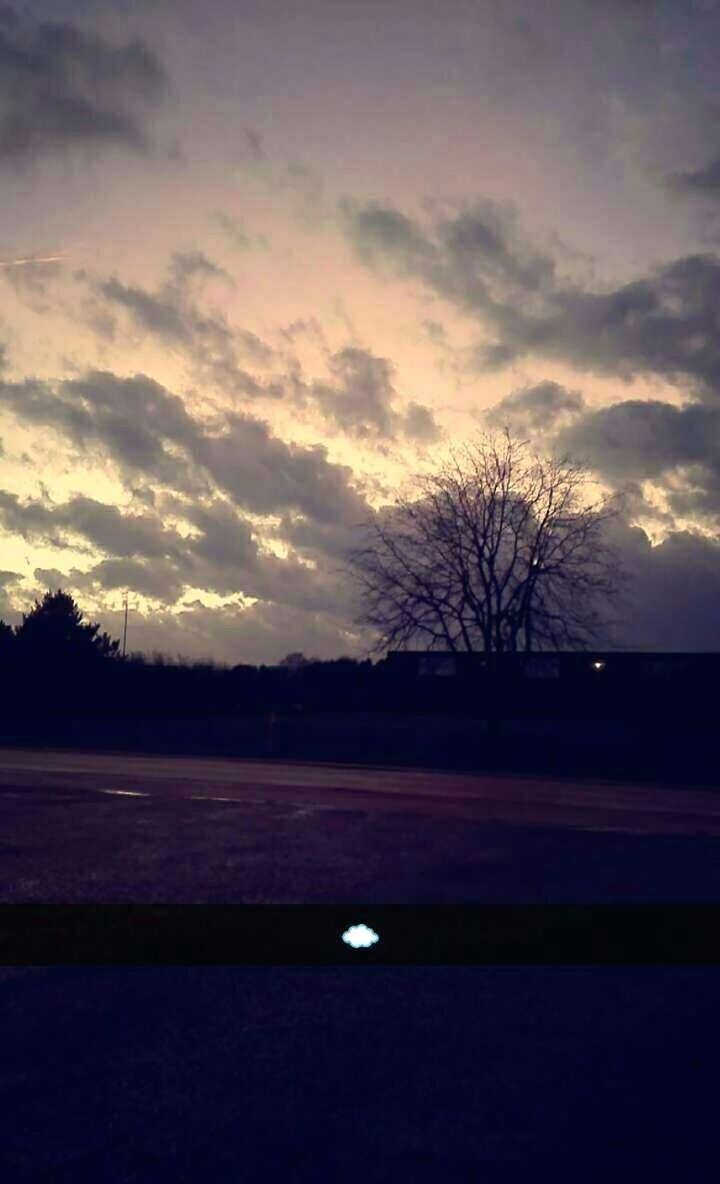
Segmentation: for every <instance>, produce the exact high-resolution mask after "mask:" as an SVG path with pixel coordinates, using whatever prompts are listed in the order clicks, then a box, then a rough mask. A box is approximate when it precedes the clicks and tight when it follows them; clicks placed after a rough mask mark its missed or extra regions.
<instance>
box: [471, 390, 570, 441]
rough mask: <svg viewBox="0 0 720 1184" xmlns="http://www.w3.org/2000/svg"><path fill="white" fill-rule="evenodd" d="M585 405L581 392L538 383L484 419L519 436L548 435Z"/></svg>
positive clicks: (497, 406) (498, 405)
mask: <svg viewBox="0 0 720 1184" xmlns="http://www.w3.org/2000/svg"><path fill="white" fill-rule="evenodd" d="M584 405H585V400H584V399H583V396H582V394H581V393H580V391H571V390H568V389H567V387H564V386H561V385H560V383H559V382H538V383H536V384H535V385H534V386H527V387H523V388H522V389H520V390H516V391H512V392H511V393H510V394H509V395H506V396H505V398H504V399H501V400H500V402H499V403H495V404H494V406H492V407H491V408H490V410H489V411H488V412H487V413H486V415H485V419H486V421H487V422H488V423H489V424H491V425H492V426H494V427H505V426H506V425H507V426H508V427H510V428H513V429H515V430H516V431H518V432H520V433H524V432H547V431H551V430H553V429H556V428H557V427H558V424H559V422H560V421H561V420H563V419H565V418H567V417H568V416H570V415H577V414H579V412H581V411H582V410H583V407H584Z"/></svg>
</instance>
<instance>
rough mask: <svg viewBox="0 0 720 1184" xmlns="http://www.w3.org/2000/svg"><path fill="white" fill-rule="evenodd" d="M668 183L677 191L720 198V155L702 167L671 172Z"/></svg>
mask: <svg viewBox="0 0 720 1184" xmlns="http://www.w3.org/2000/svg"><path fill="white" fill-rule="evenodd" d="M667 184H668V186H669V187H670V188H671V189H672V190H673V191H674V192H676V193H688V194H691V193H692V194H697V195H699V196H702V197H711V198H713V199H715V200H720V157H717V159H715V160H712V161H711V162H710V164H708V165H705V167H704V168H701V169H694V170H690V171H689V172H680V173H671V174H670V175H669V176H668V177H667Z"/></svg>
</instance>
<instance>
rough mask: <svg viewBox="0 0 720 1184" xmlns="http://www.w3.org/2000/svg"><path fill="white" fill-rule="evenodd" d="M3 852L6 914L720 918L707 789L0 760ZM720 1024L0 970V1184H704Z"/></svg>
mask: <svg viewBox="0 0 720 1184" xmlns="http://www.w3.org/2000/svg"><path fill="white" fill-rule="evenodd" d="M136 795H137V796H136ZM0 843H2V847H0V885H1V886H2V887H1V898H2V900H4V901H53V900H54V901H63V902H70V901H78V902H79V901H137V902H141V901H237V902H245V903H250V902H253V903H255V902H260V903H267V902H302V903H311V902H320V901H323V902H330V901H333V902H337V901H343V900H345V901H352V902H366V901H367V902H370V901H373V902H382V903H386V902H391V903H401V902H407V903H438V902H446V903H447V902H460V901H472V902H502V901H504V902H508V901H531V902H537V901H544V900H546V901H563V902H566V901H572V902H574V903H577V902H584V901H588V902H590V901H598V900H602V901H606V900H636V901H647V900H653V901H657V900H669V901H678V900H684V901H692V900H700V901H703V900H715V901H717V900H719V899H720V860H719V859H718V852H719V850H720V797H718V795H717V794H716V793H713V792H707V791H705V792H703V791H701V790H697V789H693V790H689V789H682V788H677V789H666V790H660V789H653V788H651V787H649V786H642V787H638V786H633V785H618V784H604V783H602V782H594V783H587V782H579V781H572V780H566V781H559V780H553V779H550V778H530V777H525V778H521V777H502V776H498V775H493V776H490V777H487V776H485V777H477V776H467V775H461V774H458V773H453V774H447V773H445V774H428V773H423V772H420V771H418V770H415V771H407V770H400V771H398V770H392V769H386V770H380V769H376V770H371V769H367V768H347V767H339V766H338V767H333V766H330V765H321V766H318V765H312V764H300V763H298V764H291V763H279V762H260V761H258V762H253V761H223V760H198V759H192V758H182V757H179V758H178V757H175V758H170V757H154V758H153V757H138V756H134V757H133V756H130V755H125V754H115V755H111V754H98V753H94V754H83V753H72V752H47V751H45V752H32V751H8V750H5V751H4V752H3V753H2V754H1V755H0ZM719 997H720V970H719V969H716V968H712V967H710V968H706V969H701V968H693V967H682V968H672V969H670V968H662V967H657V968H653V967H650V968H637V967H632V966H628V967H614V968H609V969H608V968H598V967H594V968H593V967H566V968H552V967H544V968H541V967H477V966H476V967H469V966H468V967H462V966H458V967H420V968H409V967H385V966H366V967H364V968H359V969H356V968H354V967H347V968H345V967H337V966H335V967H316V968H310V967H297V968H292V969H289V968H286V967H275V968H273V967H192V968H189V967H122V968H116V967H62V966H59V967H32V968H29V967H19V968H6V969H3V968H0V1179H1V1180H2V1181H3V1184H6V1182H7V1184H165V1182H166V1181H169V1182H172V1184H206V1182H212V1184H244V1182H245V1181H263V1184H264V1182H265V1181H275V1180H278V1181H283V1184H285V1182H288V1184H306V1182H307V1184H320V1182H324V1181H332V1182H333V1184H346V1182H347V1184H390V1182H391V1181H392V1182H393V1184H394V1182H395V1181H405V1180H408V1181H412V1182H413V1184H430V1182H433V1184H454V1182H456V1181H465V1182H467V1184H475V1182H478V1184H479V1182H482V1184H515V1182H518V1184H521V1182H522V1184H527V1182H528V1181H541V1180H552V1181H567V1182H568V1184H570V1182H572V1184H580V1182H582V1184H588V1182H595V1181H597V1182H598V1184H600V1182H603V1184H604V1182H605V1181H609V1180H610V1181H612V1180H617V1181H623V1182H624V1181H640V1180H642V1181H646V1180H649V1181H659V1180H670V1181H681V1180H682V1181H685V1180H688V1181H692V1182H693V1184H703V1182H704V1181H708V1182H709V1181H711V1180H712V1181H714V1180H715V1179H716V1178H717V1163H718V1159H719V1156H720V1127H719V1126H718V1123H717V1118H716V1113H715V1112H716V1108H717V1107H716V1093H717V1090H716V1081H717V1065H718V1062H719V1061H720V1018H719V1012H718V998H719Z"/></svg>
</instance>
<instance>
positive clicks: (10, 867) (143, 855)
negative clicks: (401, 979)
mask: <svg viewBox="0 0 720 1184" xmlns="http://www.w3.org/2000/svg"><path fill="white" fill-rule="evenodd" d="M0 823H1V829H0V900H4V901H21V900H27V901H63V902H68V903H71V902H75V901H92V900H100V901H115V900H117V901H138V902H142V901H146V900H152V901H156V902H158V903H159V902H163V901H168V902H175V901H183V902H194V901H197V902H204V901H228V902H243V903H257V904H261V903H278V904H282V903H307V904H312V903H316V902H343V901H349V900H352V901H354V902H358V901H368V902H371V901H372V902H377V903H413V904H414V903H417V904H427V903H459V902H463V901H464V902H476V903H486V902H487V903H495V902H498V901H505V902H516V901H517V902H538V901H545V900H547V901H551V902H556V901H557V902H573V903H585V902H593V901H617V900H620V901H622V900H636V901H645V900H649V901H658V900H662V901H670V902H672V901H687V900H698V901H702V900H707V901H718V900H720V844H719V843H718V840H719V839H720V793H718V792H717V791H714V790H699V789H696V788H693V789H683V788H682V787H678V788H677V789H668V788H653V787H651V786H647V785H643V786H634V785H619V784H617V783H612V784H610V783H603V782H599V781H598V782H580V781H573V780H551V779H548V778H537V777H518V776H499V775H494V776H482V775H463V774H454V773H447V772H444V773H440V772H438V773H433V772H425V771H419V770H402V769H376V768H374V769H370V768H366V767H357V766H355V767H348V766H333V765H327V764H318V765H312V764H306V763H280V762H278V763H276V762H273V761H247V760H217V759H205V758H194V757H164V756H163V757H157V756H152V757H147V756H138V755H128V754H107V753H102V754H100V753H82V752H67V751H54V752H53V751H28V750H20V749H13V750H10V749H4V750H2V751H0Z"/></svg>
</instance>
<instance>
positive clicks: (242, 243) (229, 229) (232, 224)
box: [213, 210, 270, 251]
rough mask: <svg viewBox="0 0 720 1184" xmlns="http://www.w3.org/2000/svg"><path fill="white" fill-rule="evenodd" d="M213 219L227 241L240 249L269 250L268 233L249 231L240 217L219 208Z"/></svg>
mask: <svg viewBox="0 0 720 1184" xmlns="http://www.w3.org/2000/svg"><path fill="white" fill-rule="evenodd" d="M213 221H214V222H215V223H216V224H217V225H218V226H219V227H220V229H221V230H222V232H223V234H224V236H225V239H226V240H227V242H229V243H230V245H231V246H232V247H234V248H235V249H236V250H238V251H251V250H253V249H261V250H267V248H268V246H269V245H270V240H269V238H268V236H267V235H266V234H250V233H248V231H247V230H246V229H245V225H244V223H243V222H241V221H240V219H239V218H233V216H232V215H231V214H226V213H225V212H224V211H223V210H217V211H216V212H215V213H214V214H213Z"/></svg>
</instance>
